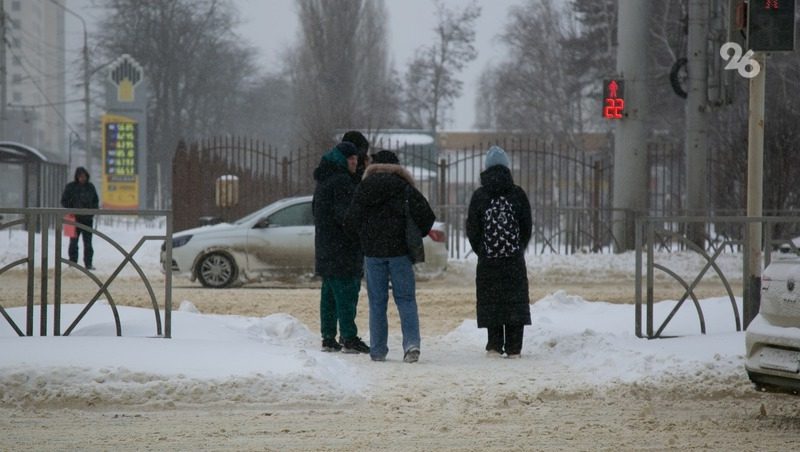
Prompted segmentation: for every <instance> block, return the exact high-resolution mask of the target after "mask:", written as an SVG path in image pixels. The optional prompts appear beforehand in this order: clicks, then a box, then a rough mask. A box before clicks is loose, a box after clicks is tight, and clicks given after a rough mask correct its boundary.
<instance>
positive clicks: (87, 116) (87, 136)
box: [50, 0, 92, 171]
mask: <svg viewBox="0 0 800 452" xmlns="http://www.w3.org/2000/svg"><path fill="white" fill-rule="evenodd" d="M50 3H52V4H54V5H56V6H58V7H59V8H61V9H63V10H64V11H66V12H68V13H69V14H72V15H73V16H75V17H77V18H78V20H80V21H81V25H82V26H83V102H84V118H83V120H84V137H83V138H84V147H85V149H86V168H87V169H88V170H89V171H92V124H91V117H92V115H91V110H90V106H91V102H90V99H89V88H90V86H89V80H90V78H91V74H90V73H89V34H88V32H87V29H86V21H85V20H83V17H82V16H81V15H80V14H78V13H76V12H75V11H72V10H71V9H69V8H67V7H66V6H64V5H62V4H61V3H59V2H57V1H56V0H50Z"/></svg>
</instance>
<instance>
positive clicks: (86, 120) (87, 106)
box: [70, 16, 92, 171]
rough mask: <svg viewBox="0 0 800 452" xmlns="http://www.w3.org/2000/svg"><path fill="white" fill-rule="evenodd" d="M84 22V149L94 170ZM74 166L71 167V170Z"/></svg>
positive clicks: (86, 39) (90, 167) (84, 26)
mask: <svg viewBox="0 0 800 452" xmlns="http://www.w3.org/2000/svg"><path fill="white" fill-rule="evenodd" d="M78 17H80V16H78ZM81 22H82V23H83V102H84V116H83V122H84V128H85V129H84V130H85V132H84V139H85V140H86V141H85V143H84V149H86V167H87V168H88V169H89V171H92V115H91V110H90V107H91V98H90V97H89V77H91V75H90V74H89V44H88V36H87V33H86V22H84V21H83V18H81ZM71 169H72V168H70V170H71Z"/></svg>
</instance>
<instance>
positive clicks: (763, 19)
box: [747, 0, 795, 52]
mask: <svg viewBox="0 0 800 452" xmlns="http://www.w3.org/2000/svg"><path fill="white" fill-rule="evenodd" d="M794 10H795V0H750V2H749V3H748V11H747V48H748V49H750V50H755V51H757V52H791V51H793V50H794V35H795V31H794V29H795V20H794Z"/></svg>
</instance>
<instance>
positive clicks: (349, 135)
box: [342, 130, 369, 155]
mask: <svg viewBox="0 0 800 452" xmlns="http://www.w3.org/2000/svg"><path fill="white" fill-rule="evenodd" d="M342 141H346V142H348V143H353V144H354V145H355V146H356V148H357V149H358V153H359V154H362V155H366V154H367V151H369V141H367V139H366V137H364V135H363V134H362V133H361V132H359V131H358V130H351V131H349V132H346V133H345V134H344V136H343V137H342Z"/></svg>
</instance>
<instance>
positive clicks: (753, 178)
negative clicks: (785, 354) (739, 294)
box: [742, 52, 767, 328]
mask: <svg viewBox="0 0 800 452" xmlns="http://www.w3.org/2000/svg"><path fill="white" fill-rule="evenodd" d="M753 60H755V61H756V62H758V64H759V65H760V66H761V70H760V71H759V72H758V74H757V75H756V76H755V77H753V78H751V79H750V104H749V108H748V110H749V114H748V118H747V120H748V128H747V135H748V137H747V216H748V217H760V216H762V215H763V191H764V98H765V92H766V79H767V74H766V72H767V67H766V63H767V59H766V57H765V55H764V53H763V52H756V53H755V54H754V56H753ZM761 237H762V226H761V223H760V222H756V223H749V224H748V225H747V267H748V269H749V273H750V274H749V275H748V276H749V278H748V281H747V282H746V285H745V287H746V288H747V295H748V296H747V297H746V298H745V303H744V306H742V311H743V312H742V314H743V316H744V319H743V320H744V327H745V328H747V326H748V325H749V324H750V321H752V320H753V319H754V318H755V317H756V314H758V310H759V308H760V307H761V259H762V251H761Z"/></svg>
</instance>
